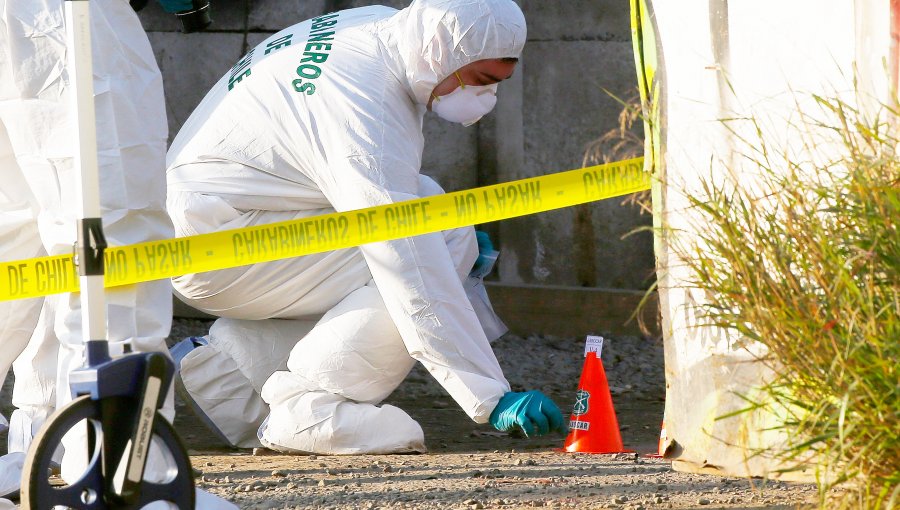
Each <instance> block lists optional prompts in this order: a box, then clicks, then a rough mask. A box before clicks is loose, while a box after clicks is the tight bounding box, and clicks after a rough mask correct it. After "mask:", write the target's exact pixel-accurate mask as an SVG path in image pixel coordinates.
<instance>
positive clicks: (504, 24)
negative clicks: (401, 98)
mask: <svg viewBox="0 0 900 510" xmlns="http://www.w3.org/2000/svg"><path fill="white" fill-rule="evenodd" d="M384 28H385V31H384V32H383V34H384V35H385V36H386V42H387V44H388V46H389V48H390V49H391V50H393V52H394V54H395V55H397V58H398V59H399V62H398V64H399V70H400V72H402V73H403V74H404V78H405V80H406V82H407V83H408V85H409V90H410V93H411V95H412V98H413V100H414V101H415V102H416V103H418V104H422V105H425V104H427V103H428V99H429V97H431V91H432V90H434V87H435V86H437V84H438V83H440V82H441V81H443V80H444V79H445V78H446V77H448V76H450V75H451V74H453V72H454V71H456V70H457V69H459V68H460V67H463V66H465V65H467V64H470V63H472V62H475V61H478V60H485V59H492V58H505V57H515V58H518V57H519V55H520V54H521V53H522V47H523V46H524V45H525V36H526V29H525V16H524V15H523V14H522V10H521V9H519V6H518V5H516V4H515V2H513V1H512V0H414V1H413V2H412V4H411V5H410V6H409V7H407V8H405V9H403V10H401V11H399V12H397V14H395V15H394V16H392V17H391V18H389V19H388V20H386V23H385V26H384Z"/></svg>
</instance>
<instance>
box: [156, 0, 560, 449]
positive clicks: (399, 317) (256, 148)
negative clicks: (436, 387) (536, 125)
mask: <svg viewBox="0 0 900 510" xmlns="http://www.w3.org/2000/svg"><path fill="white" fill-rule="evenodd" d="M524 42H525V19H524V16H523V15H522V12H521V10H520V9H519V7H518V6H517V5H516V4H515V3H514V2H512V1H511V0H415V1H413V2H412V5H410V6H409V7H407V8H406V9H403V10H400V11H397V10H395V9H392V8H388V7H382V6H374V7H365V8H359V9H351V10H346V11H339V12H335V13H331V14H326V15H323V16H319V17H317V18H314V19H312V20H308V21H305V22H302V23H299V24H297V25H294V26H292V27H290V28H288V29H285V30H283V31H281V32H279V33H277V34H274V35H272V36H271V37H269V38H268V39H267V40H265V41H263V42H262V43H261V44H260V45H259V46H257V47H256V48H254V49H253V50H252V51H251V52H250V53H249V54H248V55H247V56H245V57H244V58H243V59H241V60H240V61H239V62H238V63H237V64H236V65H235V66H234V67H233V68H232V69H231V71H230V72H229V73H228V74H226V75H225V76H224V77H223V78H222V79H221V80H220V81H219V82H218V83H217V84H216V85H215V87H214V88H213V89H212V91H211V92H210V93H209V94H208V95H207V96H206V98H205V99H204V100H203V102H202V103H201V104H200V106H199V107H198V108H197V109H196V110H195V111H194V113H193V115H192V116H191V117H190V118H189V119H188V121H187V122H186V123H185V125H184V127H183V128H182V130H181V132H180V133H179V134H178V137H177V138H176V139H175V141H174V142H173V145H172V147H171V149H170V151H169V156H168V167H169V170H168V190H169V198H168V209H169V214H170V215H171V216H172V219H173V221H174V223H175V228H176V232H177V235H179V236H187V235H194V234H202V233H207V232H214V231H220V230H225V229H234V228H241V227H249V226H254V225H262V224H267V223H272V222H276V221H284V220H292V219H301V218H307V217H312V216H316V215H320V214H325V213H330V212H334V211H349V210H354V209H361V208H366V207H371V206H378V205H383V204H390V203H394V202H400V201H404V200H410V199H415V198H419V197H423V196H428V195H434V194H438V193H443V190H441V188H440V187H439V186H438V185H437V184H436V183H435V182H434V181H432V180H431V179H429V178H427V177H425V176H422V175H419V168H420V164H421V156H422V150H423V145H424V140H423V135H422V123H423V117H424V115H425V112H426V110H427V109H431V110H433V111H434V112H436V113H437V114H438V115H439V116H441V117H443V118H444V119H447V120H450V121H452V122H459V123H463V124H466V125H469V124H470V123H474V122H476V121H477V120H478V119H479V118H481V116H483V115H484V114H486V113H488V112H489V111H490V110H491V109H492V108H493V107H494V104H495V103H496V91H497V84H498V83H499V82H500V81H503V80H504V79H506V78H508V77H509V76H511V75H512V73H513V70H514V68H515V66H516V62H517V59H518V56H519V55H520V53H521V51H522V46H523V44H524ZM478 256H479V252H478V246H477V244H476V236H475V232H474V230H473V229H472V228H460V229H456V230H452V231H447V232H443V233H433V234H426V235H420V236H415V237H410V238H405V239H397V240H393V241H386V242H379V243H371V244H366V245H363V246H360V247H358V248H352V249H344V250H338V251H332V252H327V253H321V254H313V255H307V256H303V257H298V258H293V259H287V260H280V261H275V262H269V263H263V264H257V265H254V266H245V267H238V268H233V269H225V270H219V271H214V272H209V273H200V274H191V275H185V276H182V277H178V278H175V279H174V280H173V282H174V285H175V289H176V291H177V292H178V293H179V294H180V296H181V298H182V299H183V300H184V301H185V302H187V303H188V304H190V305H191V306H193V307H195V308H198V309H200V310H204V311H207V312H209V313H211V314H214V315H217V316H219V317H222V318H220V319H219V320H217V321H216V323H215V324H214V325H213V327H212V328H211V330H210V334H209V335H208V336H207V337H204V338H202V339H188V340H186V341H185V342H183V343H182V344H179V345H178V346H177V347H176V348H175V349H174V351H173V353H174V354H175V357H176V359H178V360H179V362H180V378H181V379H180V380H181V382H182V384H183V385H184V389H186V390H187V391H188V392H189V394H190V397H189V399H190V400H192V401H193V404H194V405H195V406H197V407H199V408H200V410H201V411H202V415H204V416H205V417H206V418H208V422H209V424H210V425H211V426H212V427H213V428H214V430H217V431H218V432H219V433H220V434H221V436H223V438H224V439H226V440H227V441H228V442H229V443H231V444H233V445H236V446H245V447H247V446H254V445H258V444H260V443H261V444H263V445H265V446H267V447H269V448H272V449H275V450H279V451H285V452H298V453H301V452H302V453H319V454H361V453H396V452H417V451H424V449H425V445H424V437H423V433H422V429H421V427H420V426H419V424H418V423H416V422H415V421H414V420H413V419H412V418H410V417H409V416H408V415H407V414H406V413H405V412H403V411H401V410H400V409H398V408H396V407H393V406H390V405H383V406H380V407H379V406H377V404H379V403H380V402H381V401H382V400H383V399H384V398H386V397H387V396H388V395H389V394H390V393H391V392H392V391H393V390H394V389H395V388H396V387H397V386H398V385H399V384H400V383H401V382H402V381H403V379H404V378H405V377H406V375H407V373H408V372H409V371H410V369H411V368H412V366H413V364H414V363H415V361H419V362H421V363H422V364H423V365H424V366H425V367H426V368H427V369H428V370H429V372H431V374H432V375H433V376H434V377H435V378H436V379H437V380H438V382H440V384H441V385H443V387H444V388H445V389H446V390H447V391H448V392H449V393H450V395H451V396H452V397H453V398H454V399H455V400H456V402H457V403H458V404H459V405H460V406H461V407H462V408H463V410H464V411H465V412H466V413H467V414H468V415H469V416H470V417H471V418H472V419H473V420H475V421H476V422H478V423H485V422H488V421H490V423H491V424H492V425H494V426H495V427H496V428H497V429H500V430H510V429H513V428H515V427H521V428H522V429H523V430H524V432H525V433H526V434H529V435H532V434H544V433H547V432H549V431H551V430H558V431H563V430H564V424H563V419H562V414H561V413H560V411H559V409H558V408H557V406H556V405H555V404H554V403H553V402H552V401H551V400H550V399H548V398H547V397H545V396H544V395H543V394H541V393H540V392H538V391H530V392H524V393H514V392H510V386H509V383H508V382H507V381H506V379H505V378H504V376H503V373H502V371H501V369H500V366H499V364H498V363H497V360H496V358H495V357H494V354H493V352H492V350H491V348H490V345H489V343H488V338H487V336H486V333H485V328H484V327H483V325H482V323H481V322H480V321H479V316H478V314H476V311H475V309H476V308H479V309H481V310H482V311H483V312H488V313H482V314H481V316H482V319H486V320H485V325H487V326H488V327H489V328H494V326H495V324H491V323H490V322H489V320H490V317H491V313H492V312H491V310H490V307H489V304H487V303H486V302H477V303H476V301H479V299H478V298H477V297H474V298H473V299H471V300H470V298H469V297H468V296H467V293H466V289H465V288H464V285H470V286H477V285H478V284H479V283H481V282H480V280H479V279H478V278H474V277H470V276H469V273H470V270H472V268H473V264H474V263H475V262H476V258H477V257H478ZM473 280H474V283H473ZM472 294H473V296H474V293H472ZM499 333H502V331H500V332H499ZM492 336H497V332H494V333H493V334H492ZM285 359H287V361H286V363H285ZM260 397H261V398H260Z"/></svg>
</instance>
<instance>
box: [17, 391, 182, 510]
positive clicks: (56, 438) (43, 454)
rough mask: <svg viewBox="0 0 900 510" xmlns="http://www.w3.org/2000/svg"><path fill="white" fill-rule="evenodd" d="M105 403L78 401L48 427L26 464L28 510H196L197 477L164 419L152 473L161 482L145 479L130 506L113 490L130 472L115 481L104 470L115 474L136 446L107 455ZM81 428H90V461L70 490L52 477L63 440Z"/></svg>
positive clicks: (154, 440)
mask: <svg viewBox="0 0 900 510" xmlns="http://www.w3.org/2000/svg"><path fill="white" fill-rule="evenodd" d="M101 402H103V400H92V399H91V397H90V395H84V396H81V397H78V398H76V399H75V400H74V401H72V402H71V403H70V404H69V405H67V406H66V407H63V408H62V409H60V410H59V411H58V412H57V413H55V414H54V415H53V416H51V417H50V418H49V419H48V420H47V422H46V423H45V424H44V426H43V428H42V429H41V431H40V432H39V433H38V435H37V437H35V439H34V442H33V444H32V445H31V448H30V449H29V453H28V457H27V458H26V460H25V467H24V472H23V474H22V478H23V479H22V496H21V501H22V508H23V509H31V510H48V509H56V508H59V507H62V508H76V509H86V510H93V509H111V508H116V509H135V510H137V509H140V508H143V507H144V506H145V505H147V504H149V503H151V502H153V501H167V502H169V503H170V508H178V509H179V510H193V508H194V498H195V494H194V477H193V473H192V471H191V465H190V460H189V457H188V454H187V451H186V450H185V448H184V446H183V445H182V444H181V441H180V440H179V439H178V436H177V435H176V434H175V430H174V429H173V428H172V425H170V424H169V422H168V421H167V420H166V419H165V418H163V417H162V416H160V415H157V417H156V419H154V420H153V432H152V435H151V436H150V438H151V439H150V445H151V446H150V459H151V460H150V462H151V463H152V464H153V469H152V470H151V472H152V474H153V475H155V476H156V478H155V479H153V480H147V477H148V473H144V478H143V480H142V481H141V482H140V484H139V490H137V491H135V494H134V495H132V497H131V498H129V499H131V500H132V501H124V500H123V499H122V498H121V497H119V496H117V495H116V491H115V490H113V488H112V485H111V484H115V483H117V480H116V479H117V478H124V477H125V476H126V475H125V473H124V470H122V471H123V472H121V473H118V472H117V473H115V476H111V475H110V474H107V475H106V477H104V469H107V470H109V469H112V468H111V467H110V466H117V465H120V461H121V458H122V457H124V456H127V455H128V452H129V450H130V443H129V444H128V447H126V448H124V449H123V450H124V451H122V452H111V453H107V452H104V448H103V444H104V437H103V427H102V426H101V421H100V417H101ZM123 418H125V417H123ZM125 419H126V420H127V418H125ZM76 427H84V428H86V432H87V437H88V441H87V445H86V448H87V450H88V452H87V456H88V459H89V460H88V461H87V469H86V471H85V472H84V473H83V474H82V475H81V477H80V478H79V479H78V480H77V481H75V482H73V483H71V484H67V483H66V482H64V481H63V480H62V479H61V478H58V477H56V476H53V475H52V474H51V472H52V471H53V469H52V468H53V467H54V463H53V458H54V453H55V452H56V450H57V448H58V447H60V446H61V444H62V439H63V436H65V435H66V434H67V433H68V432H69V431H70V430H72V429H74V428H76ZM159 464H162V466H160V465H159ZM104 466H106V467H105V468H104ZM110 478H111V479H110ZM119 483H121V482H119Z"/></svg>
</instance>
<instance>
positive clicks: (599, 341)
mask: <svg viewBox="0 0 900 510" xmlns="http://www.w3.org/2000/svg"><path fill="white" fill-rule="evenodd" d="M602 351H603V337H602V336H593V335H588V337H587V340H585V342H584V357H585V358H586V357H587V355H588V353H589V352H596V353H597V358H600V353H601V352H602Z"/></svg>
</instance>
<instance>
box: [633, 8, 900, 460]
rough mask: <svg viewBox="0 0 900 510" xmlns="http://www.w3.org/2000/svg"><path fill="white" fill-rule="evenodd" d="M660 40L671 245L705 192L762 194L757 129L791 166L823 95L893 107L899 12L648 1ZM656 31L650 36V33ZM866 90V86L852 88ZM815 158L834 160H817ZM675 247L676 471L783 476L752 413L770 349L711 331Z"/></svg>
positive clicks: (672, 432) (663, 287)
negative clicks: (709, 187) (894, 22)
mask: <svg viewBox="0 0 900 510" xmlns="http://www.w3.org/2000/svg"><path fill="white" fill-rule="evenodd" d="M646 3H647V5H648V6H649V7H650V11H651V15H652V16H653V17H654V19H655V23H656V27H657V28H658V31H657V33H656V38H657V41H658V48H657V49H658V51H659V52H660V54H661V56H662V58H661V63H662V67H660V68H659V69H657V74H658V80H659V86H660V87H661V94H660V98H661V99H660V102H661V104H660V108H661V112H662V123H661V132H662V136H663V138H662V141H663V143H662V146H663V147H664V149H663V153H662V154H661V162H662V168H661V172H662V173H661V176H662V184H661V187H660V188H658V189H657V192H658V193H657V195H656V196H658V197H662V203H660V204H657V205H656V207H657V215H658V218H659V219H660V220H661V222H662V223H663V225H664V226H666V227H667V228H668V229H669V230H668V231H669V232H680V234H678V235H679V236H685V238H687V239H690V238H691V236H692V232H696V230H695V229H696V228H697V225H698V220H697V218H696V217H695V216H693V213H692V212H691V211H690V210H689V209H688V200H687V196H688V195H695V196H702V195H701V194H702V190H701V189H700V186H699V183H700V181H701V179H704V178H706V179H714V180H715V181H716V182H719V183H730V185H733V186H753V183H754V168H753V165H752V164H748V163H747V161H746V160H745V159H743V158H742V157H741V154H742V153H746V152H747V146H746V145H745V144H744V142H742V141H741V138H742V137H743V138H744V139H745V140H755V139H756V134H755V132H754V131H753V126H751V125H749V123H740V122H737V121H734V120H732V121H729V122H722V120H724V119H741V118H750V117H752V118H755V119H756V120H757V121H758V122H759V124H760V126H761V127H762V130H763V137H764V140H765V142H766V143H768V144H770V145H771V146H774V147H779V148H782V149H785V150H786V151H787V152H788V153H791V152H793V153H797V154H799V153H803V151H805V148H804V147H803V146H801V145H800V144H799V143H798V141H799V140H798V139H799V137H795V136H792V134H794V132H792V129H794V128H793V127H791V125H792V123H793V124H794V125H796V123H797V121H798V120H799V114H798V112H800V111H811V110H810V106H811V105H812V104H813V99H812V97H811V94H820V95H822V96H825V97H840V98H842V99H844V100H846V101H847V102H848V103H849V104H854V105H858V106H859V107H861V108H863V109H865V108H869V107H872V106H874V105H877V103H878V101H887V99H888V98H889V95H888V94H889V91H890V87H889V82H888V74H887V73H886V71H887V70H886V69H885V67H884V62H887V61H888V59H889V56H890V47H891V39H890V19H891V13H890V3H889V2H870V1H867V0H856V1H846V0H827V1H818V0H803V1H795V2H787V3H785V2H779V1H774V0H764V1H761V2H752V3H741V2H727V1H725V0H716V1H712V2H706V1H704V2H699V1H691V2H665V1H655V0H649V1H647V2H646ZM644 28H645V29H650V27H644ZM854 80H856V84H855V85H854ZM817 151H821V152H820V153H819V154H805V156H806V157H811V158H813V159H814V158H816V157H823V156H827V153H828V152H829V151H831V149H830V148H829V147H827V146H824V145H822V146H819V147H817ZM675 241H676V240H675V239H674V238H672V237H670V238H667V239H664V240H663V242H662V243H661V244H659V245H658V250H657V257H658V261H659V265H660V269H659V275H658V276H659V288H660V304H661V308H662V318H663V331H664V334H665V337H666V338H665V349H666V374H667V394H666V414H665V428H666V434H667V437H668V439H671V440H674V441H675V442H676V443H677V448H675V450H674V451H673V452H671V453H670V454H671V456H672V457H673V458H674V459H676V461H675V463H674V465H675V467H676V469H680V470H688V471H699V470H716V471H718V472H721V473H725V474H732V475H741V476H747V475H749V476H764V475H773V476H775V475H776V474H775V473H774V470H775V469H776V468H777V467H778V466H777V465H775V464H774V463H773V461H772V460H771V459H768V458H766V457H764V456H758V457H751V456H750V452H752V451H753V450H754V448H756V447H761V446H763V447H767V446H772V445H777V444H779V442H780V441H781V440H782V439H783V438H782V437H780V436H779V435H778V434H777V433H775V432H771V431H770V432H765V433H764V432H760V431H761V430H762V429H764V428H765V427H766V425H767V424H771V423H773V421H772V420H773V417H771V416H765V415H761V414H759V413H748V414H745V415H741V416H736V417H733V418H729V419H726V420H717V419H716V418H717V417H719V416H722V415H725V414H727V413H729V412H731V411H735V410H737V409H740V408H743V407H745V405H746V402H744V401H742V400H740V399H739V398H738V397H737V396H736V394H740V393H742V394H747V393H748V392H752V389H753V388H754V387H758V386H759V385H760V383H761V382H762V381H763V380H765V378H766V377H768V373H767V371H766V370H765V369H764V368H763V366H762V364H761V363H756V362H754V360H755V356H756V355H758V354H760V353H762V347H761V346H759V345H750V346H748V347H747V348H742V347H740V346H739V344H738V342H736V340H737V339H736V338H734V337H733V336H729V335H728V334H726V332H724V331H722V330H719V329H716V328H713V327H711V326H709V325H707V324H705V323H704V321H703V320H702V318H701V317H700V316H699V314H698V308H697V305H698V304H701V303H704V302H705V299H706V298H705V296H704V295H703V293H702V292H701V291H697V290H693V289H691V288H689V286H688V285H686V284H685V282H686V280H687V274H686V271H687V269H686V268H685V266H684V264H683V263H681V262H680V261H679V260H678V258H677V256H676V254H675V253H674V252H673V251H672V249H671V246H672V244H671V243H673V242H675Z"/></svg>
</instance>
